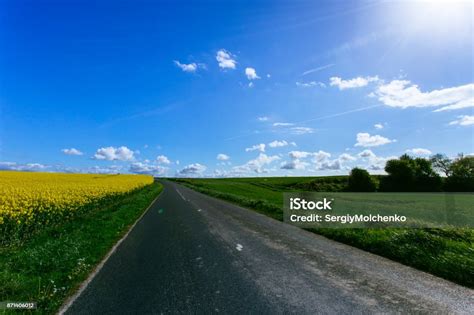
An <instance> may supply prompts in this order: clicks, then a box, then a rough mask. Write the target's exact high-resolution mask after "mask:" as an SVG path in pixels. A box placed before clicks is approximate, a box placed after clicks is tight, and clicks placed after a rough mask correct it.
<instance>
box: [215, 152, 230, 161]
mask: <svg viewBox="0 0 474 315" xmlns="http://www.w3.org/2000/svg"><path fill="white" fill-rule="evenodd" d="M217 159H218V160H219V161H228V160H230V156H228V155H227V154H224V153H219V154H218V155H217Z"/></svg>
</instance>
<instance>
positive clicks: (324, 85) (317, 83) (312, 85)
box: [296, 81, 326, 88]
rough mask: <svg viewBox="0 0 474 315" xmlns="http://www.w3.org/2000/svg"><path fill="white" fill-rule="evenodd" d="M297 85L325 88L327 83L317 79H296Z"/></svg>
mask: <svg viewBox="0 0 474 315" xmlns="http://www.w3.org/2000/svg"><path fill="white" fill-rule="evenodd" d="M296 86H299V87H305V88H308V87H315V86H319V87H322V88H324V87H326V84H324V83H323V82H316V81H311V82H299V81H296Z"/></svg>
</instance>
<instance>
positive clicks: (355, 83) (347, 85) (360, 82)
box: [329, 76, 379, 90]
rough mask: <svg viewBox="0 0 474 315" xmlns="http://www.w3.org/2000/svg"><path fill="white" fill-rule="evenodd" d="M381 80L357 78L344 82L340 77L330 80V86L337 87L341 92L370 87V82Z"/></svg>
mask: <svg viewBox="0 0 474 315" xmlns="http://www.w3.org/2000/svg"><path fill="white" fill-rule="evenodd" d="M378 80H379V78H378V77H377V76H375V77H357V78H353V79H349V80H343V79H341V78H339V77H331V78H330V79H329V85H331V86H337V87H338V88H339V90H345V89H353V88H359V87H363V86H366V85H368V84H369V83H370V82H375V81H378Z"/></svg>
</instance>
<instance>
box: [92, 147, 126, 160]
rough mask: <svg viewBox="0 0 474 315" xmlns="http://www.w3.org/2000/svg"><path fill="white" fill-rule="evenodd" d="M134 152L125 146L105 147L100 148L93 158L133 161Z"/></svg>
mask: <svg viewBox="0 0 474 315" xmlns="http://www.w3.org/2000/svg"><path fill="white" fill-rule="evenodd" d="M133 154H134V153H133V151H132V150H130V149H129V148H127V147H125V146H121V147H119V148H114V147H105V148H100V149H98V150H97V151H96V153H95V154H94V157H93V158H94V159H96V160H107V161H115V160H117V161H131V160H133V158H134V157H133Z"/></svg>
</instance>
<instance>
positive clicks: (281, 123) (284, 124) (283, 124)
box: [273, 122, 294, 127]
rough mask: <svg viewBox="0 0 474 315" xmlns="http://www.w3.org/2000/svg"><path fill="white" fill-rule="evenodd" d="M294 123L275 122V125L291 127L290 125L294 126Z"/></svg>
mask: <svg viewBox="0 0 474 315" xmlns="http://www.w3.org/2000/svg"><path fill="white" fill-rule="evenodd" d="M293 125H294V124H293V123H288V122H276V123H273V127H289V126H293Z"/></svg>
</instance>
